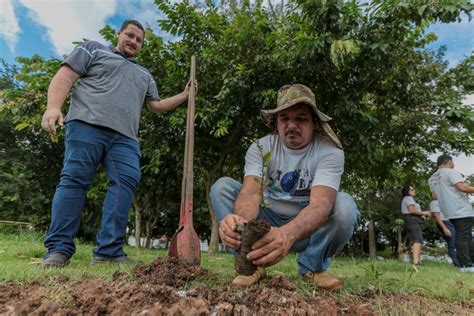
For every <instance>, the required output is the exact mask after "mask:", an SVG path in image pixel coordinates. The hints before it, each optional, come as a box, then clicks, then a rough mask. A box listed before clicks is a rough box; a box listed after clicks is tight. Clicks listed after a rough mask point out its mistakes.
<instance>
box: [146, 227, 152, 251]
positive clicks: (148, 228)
mask: <svg viewBox="0 0 474 316" xmlns="http://www.w3.org/2000/svg"><path fill="white" fill-rule="evenodd" d="M151 228H152V224H151V222H150V221H146V222H145V248H151V247H150V242H151Z"/></svg>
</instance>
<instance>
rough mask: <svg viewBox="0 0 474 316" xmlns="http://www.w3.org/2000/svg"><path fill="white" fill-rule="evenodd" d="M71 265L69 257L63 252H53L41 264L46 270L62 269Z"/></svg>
mask: <svg viewBox="0 0 474 316" xmlns="http://www.w3.org/2000/svg"><path fill="white" fill-rule="evenodd" d="M68 264H69V257H68V256H67V255H65V254H64V253H61V252H53V253H51V254H49V255H48V257H47V258H46V259H43V261H41V262H40V266H42V267H45V268H50V267H51V268H60V267H64V266H66V265H68Z"/></svg>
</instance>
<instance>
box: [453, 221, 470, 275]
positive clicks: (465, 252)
mask: <svg viewBox="0 0 474 316" xmlns="http://www.w3.org/2000/svg"><path fill="white" fill-rule="evenodd" d="M450 221H451V222H452V223H453V224H454V226H455V227H456V251H457V255H458V259H459V264H460V265H461V267H471V266H472V263H473V262H474V243H473V242H472V225H473V222H474V217H464V218H456V219H450Z"/></svg>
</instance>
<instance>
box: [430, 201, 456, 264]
mask: <svg viewBox="0 0 474 316" xmlns="http://www.w3.org/2000/svg"><path fill="white" fill-rule="evenodd" d="M430 212H431V215H432V216H433V218H434V219H435V221H436V225H437V226H438V229H439V231H440V232H441V234H443V237H444V240H445V241H446V245H447V246H448V255H449V257H450V258H451V260H452V261H453V265H454V266H455V267H459V259H458V255H457V253H456V242H455V241H456V227H454V224H453V223H451V221H450V220H449V219H447V218H446V217H444V215H443V212H441V208H440V207H439V202H438V200H433V201H431V203H430Z"/></svg>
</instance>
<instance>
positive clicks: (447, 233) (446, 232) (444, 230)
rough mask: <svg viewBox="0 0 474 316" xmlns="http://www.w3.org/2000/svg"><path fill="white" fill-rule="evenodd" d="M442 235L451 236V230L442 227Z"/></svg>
mask: <svg viewBox="0 0 474 316" xmlns="http://www.w3.org/2000/svg"><path fill="white" fill-rule="evenodd" d="M443 232H444V235H445V236H446V237H452V234H451V231H450V230H449V229H447V228H445V229H443Z"/></svg>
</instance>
